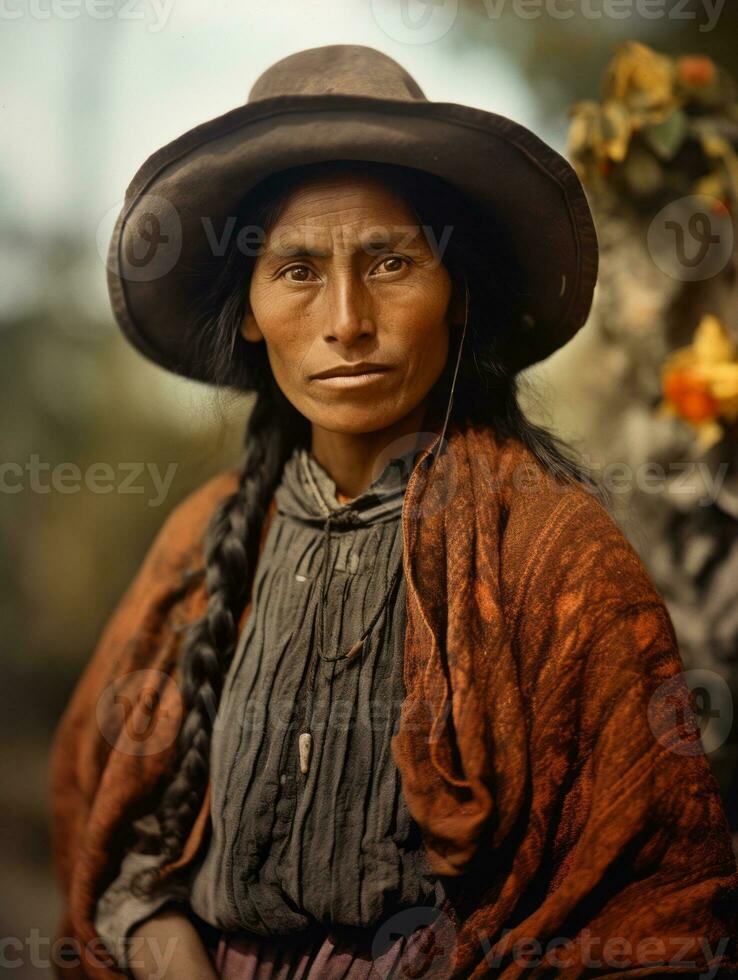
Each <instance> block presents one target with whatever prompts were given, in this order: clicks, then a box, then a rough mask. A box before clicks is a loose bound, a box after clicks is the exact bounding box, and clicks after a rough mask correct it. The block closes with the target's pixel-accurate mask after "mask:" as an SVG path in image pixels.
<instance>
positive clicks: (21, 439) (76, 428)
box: [0, 238, 248, 732]
mask: <svg viewBox="0 0 738 980" xmlns="http://www.w3.org/2000/svg"><path fill="white" fill-rule="evenodd" d="M15 248H16V250H20V251H23V249H24V248H26V249H32V250H33V256H34V275H35V276H37V277H38V279H37V287H38V289H37V292H36V293H34V294H32V297H31V301H30V302H28V303H25V304H24V305H23V307H22V308H16V309H15V310H13V311H12V313H11V315H9V316H6V318H5V319H4V321H3V324H2V331H1V332H0V340H1V342H2V344H3V356H2V359H1V360H0V408H1V410H2V417H3V420H4V426H3V428H4V453H3V457H4V463H5V464H6V471H5V476H4V484H3V490H4V492H3V494H2V497H1V501H2V503H1V505H0V527H2V532H3V533H2V541H3V546H2V549H0V568H1V570H2V574H3V580H4V582H5V583H6V585H5V587H4V589H3V592H2V599H1V601H0V628H1V633H0V635H2V644H3V649H2V659H1V660H0V670H2V672H3V674H4V677H3V680H4V681H5V684H6V690H7V689H8V685H9V686H10V687H11V688H12V689H13V690H14V691H16V692H18V696H17V697H16V698H14V699H12V700H11V703H10V704H9V705H8V706H7V709H6V711H5V712H4V713H3V715H2V719H1V720H0V725H2V727H3V728H4V729H5V730H7V731H8V732H14V731H17V726H18V725H29V724H33V726H34V728H36V730H38V728H37V727H36V726H40V727H42V728H43V729H45V730H46V731H47V732H50V731H51V730H52V728H53V726H54V724H55V720H56V717H58V714H59V711H60V710H61V707H62V705H63V703H64V700H65V698H66V695H67V694H68V692H69V690H70V688H71V685H72V684H73V683H74V680H75V678H76V676H77V675H78V673H79V670H80V668H81V666H82V665H83V663H84V662H86V661H87V660H88V659H89V657H90V655H91V653H92V651H93V649H94V645H95V642H96V639H97V637H98V634H99V632H100V630H101V628H102V625H103V623H104V622H105V620H106V618H107V617H108V616H109V614H110V613H111V611H112V609H113V608H114V606H115V604H116V603H117V601H118V600H119V598H120V597H121V596H122V593H123V591H124V590H125V588H126V586H127V585H128V583H129V582H130V580H131V578H132V577H133V575H134V574H135V571H136V569H137V567H138V566H139V565H140V562H141V560H142V559H143V556H144V554H145V552H146V550H147V548H148V546H149V544H150V543H151V541H152V540H153V538H154V536H155V534H156V532H157V531H158V529H159V527H160V526H161V525H162V523H163V522H164V520H165V519H166V517H167V515H168V514H169V513H170V512H171V510H172V509H173V508H174V507H175V506H176V504H177V503H178V501H180V500H181V499H182V498H183V497H184V496H185V495H186V494H187V493H189V492H190V491H191V490H193V489H194V488H196V487H197V486H199V485H200V484H201V483H203V482H204V481H205V480H206V479H207V478H208V477H209V476H211V475H212V474H213V473H215V472H217V471H218V470H220V469H222V468H224V467H226V466H231V465H235V464H236V463H237V461H238V454H239V450H240V446H241V441H242V432H243V427H244V424H245V418H246V415H247V412H248V399H247V398H245V397H239V396H236V395H232V396H228V395H219V396H218V395H216V393H215V392H213V391H212V390H211V389H208V388H206V386H202V385H197V384H194V383H190V382H187V381H184V380H182V379H178V378H175V377H174V376H171V377H170V376H169V375H167V374H166V373H165V372H163V371H161V370H160V369H158V368H156V367H155V366H153V365H151V364H149V363H148V362H146V361H145V360H144V359H143V358H141V357H140V355H138V354H137V353H135V352H134V351H133V350H132V349H131V348H130V347H129V346H128V344H127V343H126V341H125V340H124V339H123V338H122V336H121V335H120V334H119V332H118V330H117V328H114V327H113V325H112V323H111V318H110V316H109V315H105V316H101V315H100V314H99V312H98V308H97V307H96V306H95V305H91V304H89V303H85V302H84V301H83V300H84V298H85V287H86V286H87V288H89V285H88V284H90V283H92V282H93V281H94V280H95V279H96V278H97V279H99V278H104V271H105V270H104V267H103V265H102V263H101V261H100V260H99V259H98V258H97V255H95V256H94V257H90V256H89V254H88V253H87V252H86V250H85V247H84V243H82V242H77V241H74V240H65V241H61V240H52V241H46V242H44V243H39V242H23V240H22V239H20V238H17V239H16V240H15ZM8 464H15V466H14V468H13V469H12V470H10V469H8ZM101 464H102V465H103V466H105V467H107V468H108V469H107V473H106V472H105V470H102V471H101V470H100V469H99V467H100V465H101ZM18 466H20V467H23V475H20V470H19V469H18ZM34 467H35V470H36V476H35V478H34V475H33V474H32V472H31V470H32V468H34ZM95 467H98V470H97V471H96V470H95V469H94V468H95ZM137 471H140V472H137ZM96 472H97V473H99V474H101V478H99V479H98V480H97V481H95V479H94V477H95V473H96ZM168 473H169V474H170V475H171V484H170V485H169V486H168V487H167V484H166V478H167V474H168ZM152 474H153V475H152ZM156 474H158V477H157V479H158V480H159V481H164V482H163V484H161V483H160V488H159V489H157V483H156V480H155V476H154V475H156ZM126 481H127V483H126ZM162 486H163V488H164V489H162ZM106 487H107V488H109V489H107V490H106V489H105V488H106ZM103 491H104V492H103Z"/></svg>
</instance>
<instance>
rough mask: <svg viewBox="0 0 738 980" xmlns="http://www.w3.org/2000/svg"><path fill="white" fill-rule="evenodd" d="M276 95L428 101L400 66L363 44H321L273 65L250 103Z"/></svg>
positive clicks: (255, 88) (259, 80)
mask: <svg viewBox="0 0 738 980" xmlns="http://www.w3.org/2000/svg"><path fill="white" fill-rule="evenodd" d="M281 95H292V96H300V95H363V96H370V97H372V98H377V99H402V100H403V101H405V102H408V101H410V102H427V101H428V100H427V99H426V97H425V95H424V93H423V90H422V89H421V88H420V86H419V85H418V83H417V82H416V81H415V79H414V78H413V76H412V75H411V74H410V73H409V72H407V71H405V69H404V68H403V67H402V65H400V64H398V63H397V62H396V61H394V60H393V59H392V58H390V57H389V56H388V55H386V54H383V53H382V52H381V51H377V49H376V48H370V47H367V46H366V45H363V44H326V45H324V46H322V47H318V48H306V49H305V50H304V51H297V52H295V54H290V55H287V57H286V58H282V59H280V60H279V61H275V63H274V64H273V65H270V66H269V68H267V69H266V71H264V72H262V74H261V75H259V77H258V78H257V80H256V81H255V82H254V84H253V85H252V86H251V91H250V92H249V102H258V101H259V100H261V99H271V98H275V97H277V96H281Z"/></svg>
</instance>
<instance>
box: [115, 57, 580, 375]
mask: <svg viewBox="0 0 738 980" xmlns="http://www.w3.org/2000/svg"><path fill="white" fill-rule="evenodd" d="M328 160H364V161H374V162H380V163H388V164H395V165H402V166H407V167H413V168H415V169H421V170H425V171H429V172H430V173H432V174H435V175H436V176H437V177H441V178H443V179H444V180H445V181H447V182H448V183H449V184H451V185H452V186H453V187H455V188H456V189H458V190H459V191H461V192H462V193H463V194H465V195H466V197H467V198H469V199H470V200H471V201H472V202H473V203H474V204H476V205H479V207H480V221H483V220H484V215H485V214H487V215H489V217H490V218H491V219H492V221H494V223H495V227H496V228H498V229H499V230H500V231H501V232H502V233H503V234H505V235H506V236H507V238H508V241H509V247H510V250H511V252H512V255H513V258H514V260H515V262H516V263H517V265H518V266H519V270H520V289H521V290H522V294H523V296H524V302H523V303H522V305H521V308H520V310H519V313H518V315H517V316H516V322H514V323H512V324H510V325H509V327H508V329H509V330H510V331H511V332H512V335H513V341H514V343H512V344H511V345H508V347H507V349H508V350H509V351H510V354H509V359H510V364H511V367H513V368H514V370H521V369H522V368H524V367H527V366H529V365H531V364H533V363H535V362H537V361H540V360H542V359H543V358H545V357H547V356H548V355H549V354H551V353H553V351H555V350H556V349H557V348H559V347H561V346H562V345H563V344H565V343H566V342H567V341H568V340H570V339H571V337H572V336H573V335H574V334H575V333H576V332H577V330H579V328H580V327H581V326H582V325H583V323H584V322H585V320H586V318H587V314H588V312H589V309H590V306H591V302H592V293H593V290H594V285H595V281H596V278H597V261H598V251H597V237H596V234H595V228H594V224H593V221H592V216H591V213H590V209H589V205H588V203H587V199H586V197H585V193H584V190H583V188H582V185H581V183H580V181H579V178H578V177H577V175H576V173H575V171H574V169H573V168H572V167H571V165H570V164H569V163H568V162H567V160H565V159H564V157H562V156H561V155H560V154H559V153H557V152H556V151H555V150H554V149H553V148H552V147H550V146H548V145H547V144H546V143H544V142H543V141H542V140H541V139H540V138H539V137H538V136H536V135H535V134H534V133H532V132H531V131H530V130H528V129H526V128H525V127H524V126H521V125H520V124H519V123H516V122H514V121H513V120H511V119H507V118H506V117H504V116H501V115H497V114H496V113H491V112H485V111H483V110H481V109H476V108H472V107H470V106H465V105H456V104H454V103H446V102H431V101H429V100H428V99H426V97H425V95H424V94H423V92H422V90H421V88H420V86H419V85H418V84H417V82H416V81H415V80H414V79H413V77H412V76H411V75H410V74H408V72H407V71H405V69H404V68H403V67H402V66H401V65H399V64H398V63H397V62H396V61H394V60H393V59H392V58H390V57H388V56H387V55H385V54H383V53H381V52H380V51H377V50H375V49H374V48H370V47H366V46H364V45H353V44H347V45H343V44H338V45H327V46H324V47H318V48H311V49H308V50H305V51H299V52H297V53H296V54H292V55H289V56H288V57H286V58H283V59H282V60H280V61H277V62H276V63H275V64H273V65H272V66H271V67H270V68H268V69H267V70H266V71H265V72H264V73H263V74H262V75H261V76H260V77H259V78H258V79H257V81H256V82H255V83H254V85H253V86H252V88H251V91H250V93H249V97H248V102H247V103H246V104H245V105H241V106H239V107H238V108H236V109H233V110H232V111H231V112H227V113H225V115H222V116H219V117H217V118H215V119H212V120H210V121H209V122H206V123H203V124H202V125H200V126H196V127H195V128H194V129H191V130H189V131H188V132H186V133H184V134H183V135H182V136H180V137H179V138H177V139H175V140H173V141H172V142H171V143H168V144H167V145H166V146H164V147H162V148H161V149H160V150H158V151H157V152H156V153H154V154H153V155H152V156H150V157H149V158H148V160H146V162H145V163H144V164H143V165H142V166H141V168H140V169H139V171H138V172H137V174H136V175H135V177H134V178H133V180H132V181H131V184H130V186H129V187H128V190H127V192H126V197H125V202H124V205H123V208H122V210H121V213H120V215H119V217H118V220H117V223H116V226H115V230H114V232H113V237H112V241H111V243H110V251H109V256H108V285H109V291H110V297H111V301H112V306H113V311H114V313H115V316H116V319H117V321H118V323H119V324H120V326H121V328H122V330H123V332H124V334H125V335H126V337H127V338H128V339H129V340H130V341H131V343H132V344H133V345H134V346H135V347H136V348H137V349H138V350H139V351H141V353H143V354H144V355H145V356H146V357H148V358H150V359H151V360H153V361H155V362H156V363H157V364H160V365H162V366H163V367H165V368H168V369H169V370H172V371H175V372H176V373H178V374H181V375H184V376H186V377H190V378H195V379H198V380H204V381H208V380H211V379H210V378H209V377H208V369H207V365H206V364H204V363H202V361H201V360H199V359H198V357H197V355H196V354H195V351H196V350H197V349H198V344H196V343H195V339H196V334H197V331H198V330H201V329H202V326H201V324H202V318H201V317H200V316H198V315H197V311H198V309H199V301H200V299H201V297H202V294H203V291H204V290H206V289H207V287H208V282H207V278H206V277H207V273H206V272H205V271H203V270H206V269H208V268H212V265H213V257H214V255H217V254H218V253H217V250H218V248H219V247H221V242H222V240H223V236H224V235H225V234H226V232H227V230H228V228H229V227H232V224H233V221H234V217H235V216H236V215H238V214H240V213H241V209H242V206H243V201H244V198H245V197H246V195H247V194H248V192H249V191H250V190H251V189H252V188H253V187H254V186H255V185H256V184H258V183H259V182H260V181H262V180H263V179H264V178H265V177H267V176H269V175H271V174H273V173H275V172H277V171H281V170H286V169H288V168H293V167H296V166H300V165H305V164H309V163H317V162H320V161H328ZM229 221H230V225H229ZM490 274H491V275H492V274H494V270H490ZM211 275H212V273H211Z"/></svg>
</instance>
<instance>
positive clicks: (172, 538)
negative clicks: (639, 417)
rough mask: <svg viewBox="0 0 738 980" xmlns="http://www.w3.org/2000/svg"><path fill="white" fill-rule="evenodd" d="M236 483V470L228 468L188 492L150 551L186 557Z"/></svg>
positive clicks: (197, 546) (174, 508)
mask: <svg viewBox="0 0 738 980" xmlns="http://www.w3.org/2000/svg"><path fill="white" fill-rule="evenodd" d="M238 480H239V470H238V468H237V467H229V468H227V469H223V470H221V471H219V472H218V473H216V474H215V475H213V476H211V477H210V478H209V479H207V480H206V481H205V482H204V483H202V484H200V485H199V486H197V487H195V488H194V489H193V490H191V491H190V492H189V493H187V494H186V495H185V496H184V497H183V499H182V500H180V501H179V503H178V504H176V505H175V506H174V507H173V508H172V510H171V511H170V512H169V514H168V516H167V517H166V518H165V520H164V522H163V524H162V525H161V527H160V529H159V532H158V534H157V535H156V538H155V539H154V545H153V549H152V550H154V551H158V552H160V553H162V554H163V553H167V554H168V555H170V556H172V557H175V558H176V556H177V555H180V556H181V557H182V558H185V556H189V555H190V554H191V553H192V552H193V551H196V550H197V549H198V548H200V547H201V546H202V541H203V536H204V533H205V529H206V528H207V525H208V522H209V521H210V518H211V517H212V515H213V514H214V513H215V510H216V508H217V507H218V506H219V504H220V503H221V502H222V501H223V500H225V499H226V498H227V497H229V496H230V495H231V494H232V493H233V492H234V491H235V490H236V488H237V486H238Z"/></svg>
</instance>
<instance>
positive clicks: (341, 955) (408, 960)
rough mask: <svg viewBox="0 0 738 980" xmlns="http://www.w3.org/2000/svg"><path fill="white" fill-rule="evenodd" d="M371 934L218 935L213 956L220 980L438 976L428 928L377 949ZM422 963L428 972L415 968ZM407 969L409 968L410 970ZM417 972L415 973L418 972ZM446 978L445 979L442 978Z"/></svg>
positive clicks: (358, 979)
mask: <svg viewBox="0 0 738 980" xmlns="http://www.w3.org/2000/svg"><path fill="white" fill-rule="evenodd" d="M375 935H376V934H375V933H374V932H373V931H371V930H367V931H365V932H363V933H362V931H361V930H343V929H336V928H334V929H331V930H330V931H328V932H325V931H324V932H322V933H320V932H315V931H311V932H305V933H297V934H292V935H289V936H269V937H267V936H260V935H257V934H255V933H249V932H237V933H225V932H224V933H221V934H220V938H219V940H218V941H217V946H216V947H215V948H214V950H213V955H214V960H215V967H216V970H217V972H218V975H219V976H220V977H221V978H222V980H389V978H401V977H411V976H412V977H414V978H426V977H427V978H430V977H439V976H443V975H444V973H443V972H439V966H440V964H439V963H438V959H439V955H438V950H439V947H438V944H437V942H436V944H435V955H434V939H437V936H436V934H435V932H434V929H433V927H432V926H428V927H425V928H423V929H419V930H417V931H415V932H414V933H412V934H411V935H409V936H403V935H401V936H399V938H397V939H396V940H395V941H394V942H392V943H391V944H387V943H385V944H384V947H383V948H377V944H376V942H375ZM424 962H425V963H427V969H426V968H425V967H424V966H422V965H420V966H419V963H420V964H422V963H424ZM411 964H412V965H411ZM418 971H419V972H418ZM446 975H447V974H446Z"/></svg>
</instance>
